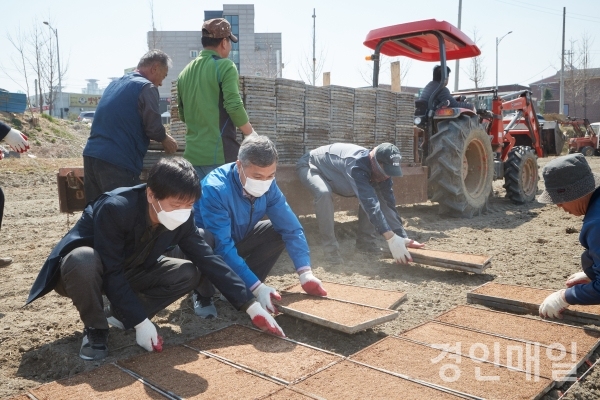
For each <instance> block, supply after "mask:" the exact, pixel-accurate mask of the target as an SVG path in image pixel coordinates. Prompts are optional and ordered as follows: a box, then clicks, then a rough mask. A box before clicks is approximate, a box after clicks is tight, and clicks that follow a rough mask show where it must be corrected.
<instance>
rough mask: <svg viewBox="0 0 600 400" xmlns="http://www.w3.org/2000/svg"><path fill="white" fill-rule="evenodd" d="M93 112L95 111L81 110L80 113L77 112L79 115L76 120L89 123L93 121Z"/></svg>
mask: <svg viewBox="0 0 600 400" xmlns="http://www.w3.org/2000/svg"><path fill="white" fill-rule="evenodd" d="M95 113H96V111H83V112H82V113H81V114H79V117H77V121H79V122H87V123H90V124H91V123H92V122H93V121H94V114H95Z"/></svg>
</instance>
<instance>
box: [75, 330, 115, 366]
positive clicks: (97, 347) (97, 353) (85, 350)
mask: <svg viewBox="0 0 600 400" xmlns="http://www.w3.org/2000/svg"><path fill="white" fill-rule="evenodd" d="M107 355H108V329H96V328H85V329H84V330H83V341H82V342H81V349H80V350H79V357H81V358H82V359H84V360H86V361H92V360H96V361H97V360H102V359H104V358H106V356H107Z"/></svg>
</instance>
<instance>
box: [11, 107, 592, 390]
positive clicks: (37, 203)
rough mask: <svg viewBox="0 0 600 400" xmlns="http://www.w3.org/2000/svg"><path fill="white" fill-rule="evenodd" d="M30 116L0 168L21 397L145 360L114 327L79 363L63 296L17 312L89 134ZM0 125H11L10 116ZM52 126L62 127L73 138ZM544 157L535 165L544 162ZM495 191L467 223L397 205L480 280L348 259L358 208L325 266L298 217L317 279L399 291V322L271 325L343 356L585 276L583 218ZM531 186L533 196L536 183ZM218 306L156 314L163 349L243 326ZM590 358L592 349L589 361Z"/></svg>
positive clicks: (286, 282) (344, 220)
mask: <svg viewBox="0 0 600 400" xmlns="http://www.w3.org/2000/svg"><path fill="white" fill-rule="evenodd" d="M37 117H38V119H39V123H40V126H39V128H40V129H41V130H40V131H38V130H37V129H36V128H35V126H32V125H30V124H29V122H27V121H26V120H25V118H29V116H26V117H25V118H21V119H19V120H20V121H21V125H22V128H20V129H21V130H22V131H23V132H25V133H26V134H27V135H29V136H30V137H31V139H32V147H31V153H32V154H34V155H36V156H37V158H29V157H27V156H21V158H7V159H4V160H2V161H0V187H2V189H3V190H4V192H5V196H6V205H5V210H4V220H3V223H2V230H1V231H0V256H11V257H13V258H14V262H13V264H12V265H10V266H8V267H5V268H2V269H0V382H1V384H0V397H8V396H12V395H17V394H19V393H22V392H23V391H24V390H25V389H27V388H32V387H35V386H38V385H40V384H42V383H47V382H51V381H54V380H56V379H60V378H65V377H69V376H73V375H74V374H77V373H79V372H83V371H88V370H91V369H94V368H96V367H98V366H100V365H103V364H106V363H111V362H114V361H117V360H122V359H125V358H128V357H131V356H132V355H137V354H142V353H143V352H144V350H143V349H142V348H140V347H139V346H137V345H136V343H135V332H133V331H121V330H118V329H115V328H111V330H110V336H109V350H110V352H109V357H108V358H107V359H105V360H104V361H100V362H86V361H83V360H81V359H80V358H79V357H78V355H77V354H78V352H79V347H80V346H81V339H82V333H81V332H82V330H83V326H82V324H81V321H80V319H79V316H78V313H77V310H76V309H75V307H74V306H73V304H72V303H71V301H70V300H69V299H68V298H64V297H61V296H59V295H58V294H56V293H54V292H51V293H49V294H48V295H46V296H44V297H43V298H41V299H39V300H36V301H35V302H33V303H32V304H31V305H29V306H27V307H23V306H24V304H25V300H26V299H27V295H28V293H29V289H30V288H31V285H32V283H33V281H34V280H35V278H36V276H37V274H38V272H39V270H40V268H41V266H42V264H43V263H44V261H45V259H46V257H47V256H48V254H49V253H50V251H51V250H52V248H53V247H54V246H55V245H56V243H57V242H58V241H59V240H60V238H61V237H62V236H63V235H64V234H65V233H66V232H67V231H68V230H69V229H70V228H71V227H73V224H74V223H75V222H76V221H77V219H78V218H79V216H80V213H75V214H71V215H69V214H61V213H60V212H59V211H58V210H59V208H58V194H57V187H56V173H57V172H58V168H60V167H67V166H81V165H82V159H81V151H82V147H83V146H84V144H85V140H86V139H87V136H88V134H89V127H88V126H87V125H83V124H80V123H76V122H73V123H69V122H65V121H49V120H47V119H45V118H40V117H39V115H38V116H37ZM0 118H2V119H4V120H7V119H8V120H10V119H11V118H10V117H7V116H6V115H0ZM52 129H56V130H58V131H62V130H64V131H65V132H66V133H68V134H69V135H72V137H67V136H66V135H64V134H62V133H60V134H59V133H57V132H54V131H53V130H52ZM61 135H63V136H65V137H62V136H61ZM35 140H38V141H39V143H40V145H39V146H38V145H37V144H36V142H35ZM52 140H54V143H52ZM58 157H71V158H58ZM551 159H552V158H542V159H540V160H539V164H540V166H543V165H544V164H545V163H546V162H547V161H549V160H551ZM588 161H589V163H590V165H591V167H592V169H593V170H594V171H600V157H590V158H588ZM502 183H503V182H502V181H496V182H494V195H493V197H491V198H490V204H489V210H488V211H487V212H486V213H484V214H482V215H480V216H475V217H473V218H471V219H456V218H449V217H443V216H439V215H438V206H437V204H435V203H431V202H427V203H423V204H415V205H408V206H400V207H398V210H399V212H400V214H401V216H402V218H403V221H404V223H405V227H406V230H407V232H408V234H409V236H410V238H412V239H415V240H418V241H420V242H424V243H426V244H427V248H430V249H437V250H445V251H454V252H462V253H467V254H485V255H489V256H492V266H491V267H490V268H488V269H486V270H485V273H484V274H481V275H475V274H470V273H466V272H460V271H456V270H448V269H443V268H436V267H429V266H425V265H418V264H410V265H399V264H396V263H394V262H393V261H392V260H391V259H390V258H388V256H387V255H385V254H384V255H382V256H376V255H364V254H361V253H355V252H354V243H355V239H356V234H355V232H356V228H357V213H356V212H346V213H338V214H336V233H337V237H338V239H339V241H340V244H341V253H342V254H343V255H344V258H345V260H346V261H345V263H344V264H343V265H329V264H327V263H326V262H325V261H324V260H325V258H324V256H323V253H322V250H321V248H320V244H319V243H320V238H319V235H318V227H317V223H316V220H315V218H314V215H312V216H311V215H309V216H302V217H300V221H301V223H302V224H303V226H304V227H305V229H306V234H307V237H308V241H309V245H310V246H311V257H312V263H313V268H314V273H315V275H316V276H317V277H319V278H321V279H324V280H329V281H333V282H338V283H347V284H353V285H360V286H367V287H372V288H381V289H386V290H396V291H401V292H405V293H407V295H408V298H407V300H406V301H404V302H403V303H402V304H401V305H400V306H399V307H398V310H399V311H400V317H399V318H397V319H395V320H394V321H391V322H388V323H385V324H383V325H381V326H378V327H376V328H374V329H369V330H367V331H364V332H360V333H357V334H354V335H346V334H343V333H340V332H336V331H333V330H330V329H327V328H324V327H320V326H317V325H315V324H311V323H309V322H303V321H300V320H297V319H294V318H291V317H289V316H285V315H282V316H280V317H278V318H277V320H278V322H279V324H280V325H281V327H282V328H283V329H284V331H285V333H286V335H287V336H288V337H290V338H292V339H294V340H297V341H301V342H304V343H307V344H310V345H313V346H316V347H319V348H322V349H326V350H329V351H332V352H336V353H339V354H342V355H350V354H353V353H355V352H357V351H359V350H361V349H363V348H365V347H366V346H368V345H370V344H372V343H374V342H376V341H377V340H379V339H381V338H382V337H385V336H387V335H398V334H400V333H402V332H403V331H405V330H407V329H410V328H412V327H415V326H416V325H418V324H421V323H424V322H426V321H429V320H431V319H433V318H435V317H436V316H438V315H440V314H441V313H443V312H445V311H447V310H449V309H450V308H452V307H454V306H456V305H464V304H466V293H467V292H468V291H470V290H472V289H474V288H476V287H478V286H480V285H482V284H483V283H486V282H490V281H494V282H498V283H507V284H516V285H526V286H532V287H540V288H547V289H554V290H557V289H561V288H563V287H565V281H566V279H567V277H568V276H569V275H571V274H572V273H574V272H578V271H580V268H581V267H580V255H581V251H582V247H581V245H580V244H579V240H578V236H579V235H578V233H579V231H580V229H581V223H582V218H581V217H573V216H571V215H569V214H567V213H565V212H564V211H562V210H560V209H558V208H557V207H556V206H551V205H543V204H540V203H538V202H535V201H534V202H532V203H529V204H526V205H514V204H511V203H510V202H509V201H508V200H507V199H505V198H504V194H505V191H504V189H503V187H502ZM539 186H540V190H541V189H542V188H543V182H540V185H539ZM306 201H309V202H310V201H312V199H306ZM382 246H385V242H382ZM297 283H298V277H297V274H295V272H294V269H293V265H292V262H291V260H290V259H289V257H288V256H287V255H286V254H285V253H284V255H283V256H282V257H281V258H280V260H279V261H278V263H277V264H276V266H275V268H274V269H273V271H272V274H271V275H270V276H269V278H268V279H267V284H269V285H273V286H275V287H277V288H279V289H284V288H287V287H290V286H292V285H296V284H297ZM216 306H217V310H218V312H219V317H218V318H217V319H214V320H202V319H199V318H198V317H196V316H195V315H194V312H193V309H192V304H191V301H190V298H189V297H188V296H186V297H184V298H182V299H181V300H179V301H177V302H175V303H174V304H172V305H170V306H169V307H167V308H166V309H165V310H163V311H161V312H160V313H159V314H158V315H157V316H156V317H155V318H154V319H153V322H154V323H155V324H156V325H157V326H158V329H159V334H160V335H161V336H163V338H164V339H165V346H167V345H177V344H181V343H183V342H185V341H188V340H190V339H193V338H196V337H198V336H200V335H204V334H206V333H210V332H212V331H214V330H216V329H219V328H222V327H225V326H227V325H230V324H231V323H233V322H236V323H240V324H246V325H250V321H249V319H248V317H247V315H246V314H245V313H243V312H238V311H236V310H234V309H233V308H232V306H231V305H229V303H227V302H223V301H217V302H216ZM597 357H598V354H597V353H596V354H595V355H594V357H593V359H592V362H593V361H595V358H597ZM585 368H586V367H583V369H582V370H581V371H580V373H581V372H583V371H584V370H585ZM598 382H600V368H596V369H595V370H594V371H592V372H591V373H590V374H589V375H588V376H587V378H586V379H585V380H584V381H583V382H581V383H579V384H578V386H577V387H576V388H574V389H573V391H572V392H570V393H573V394H569V396H568V397H567V399H575V398H594V397H596V398H600V386H599V385H598ZM567 386H568V384H567V385H565V386H564V387H563V388H561V390H564V389H565V388H566V387H567ZM557 397H558V391H556V390H553V391H551V392H550V393H549V394H548V395H547V396H546V399H555V398H557Z"/></svg>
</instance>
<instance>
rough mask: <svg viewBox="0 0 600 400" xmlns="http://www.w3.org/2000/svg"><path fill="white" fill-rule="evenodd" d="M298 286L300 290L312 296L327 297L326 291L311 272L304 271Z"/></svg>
mask: <svg viewBox="0 0 600 400" xmlns="http://www.w3.org/2000/svg"><path fill="white" fill-rule="evenodd" d="M300 285H302V289H304V291H305V292H306V293H308V294H311V295H313V296H327V291H326V290H325V289H324V288H323V284H322V283H321V280H320V279H317V278H316V277H315V276H314V275H313V273H312V271H306V272H303V273H301V274H300Z"/></svg>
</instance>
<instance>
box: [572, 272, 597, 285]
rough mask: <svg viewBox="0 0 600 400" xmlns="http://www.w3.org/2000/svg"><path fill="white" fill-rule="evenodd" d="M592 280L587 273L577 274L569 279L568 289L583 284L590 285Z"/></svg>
mask: <svg viewBox="0 0 600 400" xmlns="http://www.w3.org/2000/svg"><path fill="white" fill-rule="evenodd" d="M591 281H592V280H591V279H590V278H589V276H587V275H586V273H585V272H583V271H581V272H576V273H574V274H573V275H571V276H570V277H569V278H568V279H567V283H566V285H567V287H571V286H575V285H581V284H582V283H590V282H591Z"/></svg>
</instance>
